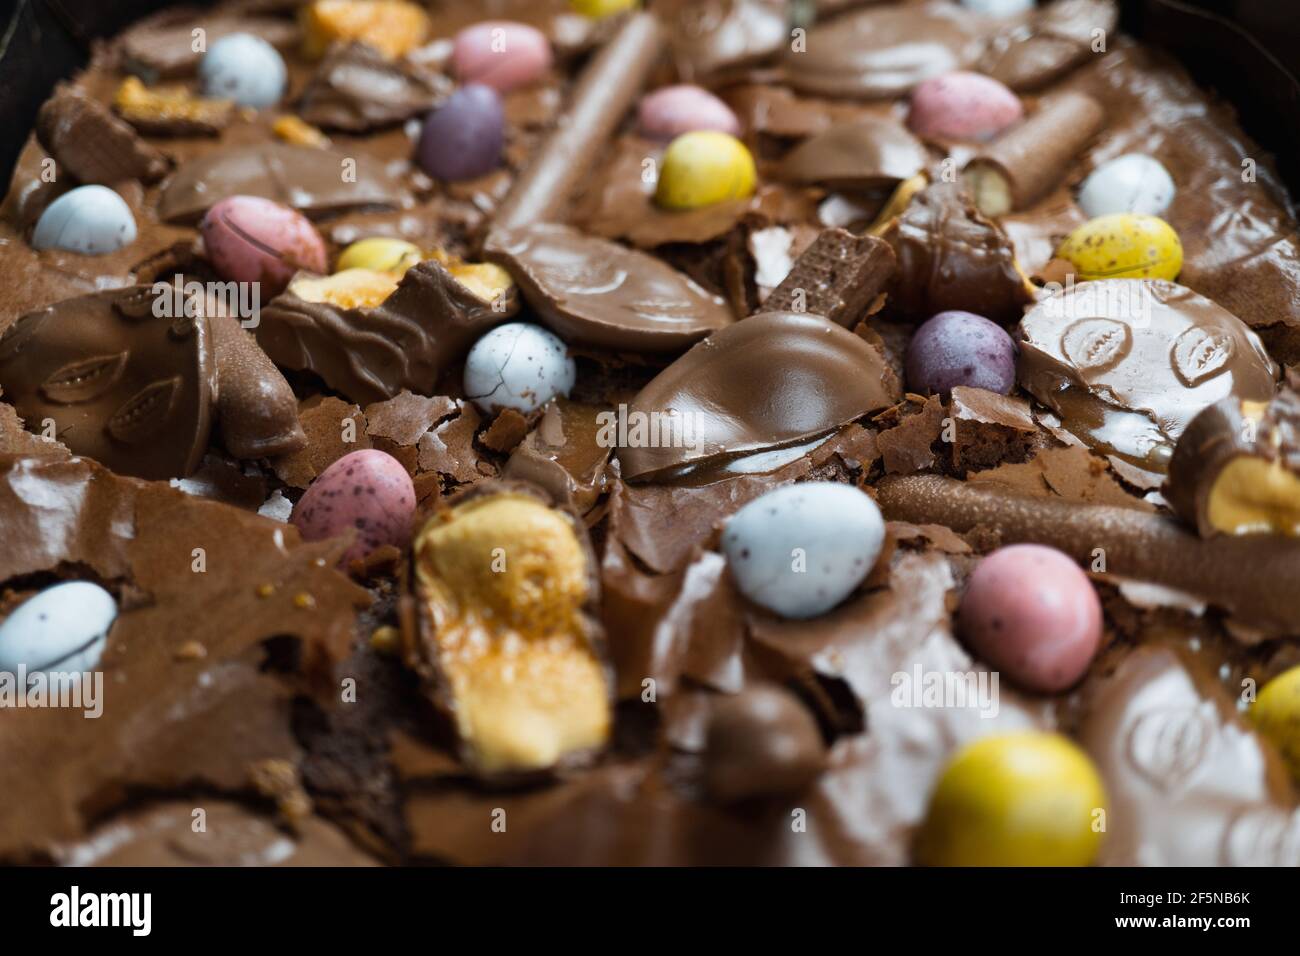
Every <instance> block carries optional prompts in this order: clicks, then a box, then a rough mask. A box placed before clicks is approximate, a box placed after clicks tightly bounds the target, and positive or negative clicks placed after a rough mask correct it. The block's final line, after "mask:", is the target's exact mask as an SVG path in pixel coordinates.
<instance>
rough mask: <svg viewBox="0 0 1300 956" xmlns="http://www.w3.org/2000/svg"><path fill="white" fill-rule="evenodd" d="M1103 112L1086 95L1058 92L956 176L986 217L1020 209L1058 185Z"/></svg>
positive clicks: (1094, 132) (1099, 123)
mask: <svg viewBox="0 0 1300 956" xmlns="http://www.w3.org/2000/svg"><path fill="white" fill-rule="evenodd" d="M1105 119H1106V112H1105V110H1103V109H1102V108H1101V104H1100V103H1098V102H1097V101H1096V100H1094V99H1093V98H1092V97H1090V96H1085V95H1084V94H1082V93H1058V94H1056V95H1054V96H1051V97H1049V98H1047V99H1045V100H1043V102H1042V103H1040V104H1039V106H1038V109H1037V110H1035V111H1034V113H1033V114H1032V115H1031V116H1030V117H1029V118H1028V119H1025V120H1023V121H1022V122H1021V123H1019V124H1018V125H1016V126H1015V127H1013V128H1012V129H1011V130H1009V131H1008V132H1006V133H1003V134H1002V135H1001V136H1000V137H998V138H997V139H996V140H994V141H993V142H992V143H990V144H989V145H988V147H987V148H986V149H984V150H982V151H981V152H980V153H979V155H977V156H976V157H975V158H974V159H972V160H971V161H970V162H968V163H967V164H966V168H965V169H964V170H963V172H962V178H963V179H964V180H965V181H966V184H967V185H968V186H969V187H970V190H971V194H972V195H973V196H974V197H975V205H976V206H978V207H979V209H980V212H982V213H984V215H986V216H1005V215H1006V214H1007V213H1009V212H1011V211H1012V210H1014V209H1024V208H1026V207H1028V206H1032V205H1033V204H1034V203H1035V202H1037V201H1038V200H1040V199H1042V198H1043V197H1045V196H1047V195H1048V194H1049V193H1050V192H1051V191H1052V190H1053V189H1055V188H1056V187H1057V186H1058V185H1060V183H1061V180H1062V178H1063V177H1064V176H1065V173H1066V171H1067V170H1068V169H1069V168H1070V164H1071V163H1072V162H1073V161H1074V158H1075V157H1076V156H1078V155H1079V154H1080V153H1081V152H1082V151H1083V148H1084V146H1086V145H1087V144H1088V142H1089V140H1091V139H1092V138H1093V137H1094V136H1096V135H1097V133H1098V132H1100V131H1101V127H1102V123H1103V122H1104V121H1105Z"/></svg>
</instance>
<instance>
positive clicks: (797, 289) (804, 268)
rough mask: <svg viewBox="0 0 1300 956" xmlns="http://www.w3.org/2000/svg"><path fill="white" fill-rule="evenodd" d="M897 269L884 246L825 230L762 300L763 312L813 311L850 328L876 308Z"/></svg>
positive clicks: (870, 238)
mask: <svg viewBox="0 0 1300 956" xmlns="http://www.w3.org/2000/svg"><path fill="white" fill-rule="evenodd" d="M896 271H897V259H896V258H895V256H894V250H893V249H892V248H891V247H890V245H889V244H888V243H887V242H884V241H883V240H880V239H877V238H875V237H874V236H855V235H853V234H852V233H849V232H846V231H845V230H843V229H826V230H823V231H822V233H821V234H820V235H818V236H817V238H816V239H814V240H813V243H812V245H810V246H809V247H808V248H807V249H805V250H804V251H803V252H802V253H801V254H800V256H799V258H798V259H796V260H795V262H794V265H793V266H792V267H791V269H790V271H789V273H788V274H787V275H786V277H785V279H783V280H782V281H781V284H780V285H778V286H777V287H776V288H775V289H773V290H772V293H771V295H769V296H768V297H767V298H766V299H764V300H763V311H764V312H800V311H803V312H812V313H814V314H815V315H824V316H825V317H826V318H828V319H830V320H831V321H832V322H834V323H835V324H837V325H842V326H844V327H845V328H852V327H853V326H854V325H855V324H857V322H858V320H860V319H862V318H863V317H864V316H866V315H867V314H868V312H870V311H871V310H872V306H873V305H877V300H879V299H880V297H881V296H882V294H883V293H884V291H885V289H887V288H888V287H889V284H890V282H892V281H893V279H894V275H895V273H896Z"/></svg>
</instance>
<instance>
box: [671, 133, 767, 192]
mask: <svg viewBox="0 0 1300 956" xmlns="http://www.w3.org/2000/svg"><path fill="white" fill-rule="evenodd" d="M757 182H758V172H757V170H755V168H754V157H753V156H751V155H750V153H749V150H748V149H746V148H745V144H744V143H742V142H741V141H740V140H738V139H736V137H734V136H731V135H729V134H727V133H719V132H716V131H714V130H696V131H694V132H691V133H683V134H682V135H681V136H678V137H677V138H676V139H675V140H673V141H672V143H670V144H669V146H668V149H667V151H665V153H664V158H663V164H662V166H661V168H660V171H659V186H658V188H657V189H656V191H655V201H656V202H657V203H659V205H661V206H664V207H666V208H668V209H698V208H700V207H701V206H712V205H714V204H715V203H720V202H727V201H728V200H730V199H744V198H745V197H746V196H749V195H751V194H752V193H753V192H754V187H755V185H756V184H757Z"/></svg>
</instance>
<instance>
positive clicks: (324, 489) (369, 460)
mask: <svg viewBox="0 0 1300 956" xmlns="http://www.w3.org/2000/svg"><path fill="white" fill-rule="evenodd" d="M414 516H415V487H414V485H412V484H411V476H410V475H409V474H407V472H406V469H405V468H403V467H402V464H401V462H399V461H398V460H397V459H396V458H394V457H393V456H392V455H389V454H386V453H385V452H382V451H379V450H377V449H374V448H366V449H362V450H361V451H354V452H351V453H350V454H347V455H344V456H343V457H342V458H340V459H339V460H338V461H336V462H334V464H332V465H330V466H329V467H328V468H326V469H325V470H324V471H322V472H321V473H320V474H319V475H317V476H316V479H315V480H314V481H313V482H312V483H311V487H309V488H308V489H307V492H306V493H305V494H304V495H303V496H302V498H300V499H299V500H298V504H297V505H296V506H295V507H294V509H293V516H292V517H291V518H290V519H289V520H290V522H291V523H292V524H293V525H294V526H295V527H296V528H297V529H298V531H299V532H301V534H302V537H303V540H304V541H323V540H325V539H326V538H333V537H335V536H336V535H340V534H343V533H344V532H346V531H347V530H348V529H349V528H355V529H356V532H357V537H356V540H355V541H354V542H353V543H352V546H351V547H350V548H348V550H347V551H345V552H344V553H343V557H342V559H341V560H340V562H339V563H340V566H341V567H347V565H348V563H349V562H351V561H355V560H359V559H361V558H364V557H365V556H366V555H368V554H370V552H372V551H374V550H375V549H376V548H378V547H381V546H382V545H385V544H391V545H393V546H394V547H398V548H402V547H405V546H406V545H407V544H408V543H409V542H410V540H411V522H412V520H413V519H414Z"/></svg>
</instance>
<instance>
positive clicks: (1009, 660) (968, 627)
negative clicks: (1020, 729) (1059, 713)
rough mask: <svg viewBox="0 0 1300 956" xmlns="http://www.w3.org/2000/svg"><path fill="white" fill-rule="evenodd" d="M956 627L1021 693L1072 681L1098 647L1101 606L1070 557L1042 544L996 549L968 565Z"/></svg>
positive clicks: (1054, 688)
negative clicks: (1025, 690) (977, 561)
mask: <svg viewBox="0 0 1300 956" xmlns="http://www.w3.org/2000/svg"><path fill="white" fill-rule="evenodd" d="M957 621H958V628H959V631H960V633H961V636H962V638H963V640H965V642H966V644H967V646H968V647H970V649H971V650H972V651H973V652H974V653H975V654H976V655H977V656H978V657H980V658H982V659H983V660H985V661H987V662H988V663H989V664H990V665H992V666H993V667H994V668H996V669H997V670H1000V671H1003V672H1004V673H1006V675H1007V676H1008V677H1009V678H1011V680H1013V681H1015V682H1016V683H1017V684H1019V685H1020V686H1021V687H1024V688H1026V689H1028V690H1032V691H1037V692H1039V693H1043V694H1054V693H1059V692H1060V691H1063V690H1066V689H1067V688H1069V687H1072V686H1073V685H1074V684H1076V683H1078V682H1079V680H1080V678H1082V677H1083V675H1084V673H1085V672H1086V671H1087V670H1088V665H1089V664H1091V663H1092V659H1093V657H1094V656H1096V653H1097V649H1098V647H1099V646H1100V645H1101V601H1100V600H1098V598H1097V592H1096V591H1095V590H1094V589H1093V586H1092V582H1091V581H1089V580H1088V576H1087V575H1086V574H1084V573H1083V571H1082V570H1081V569H1080V568H1079V566H1078V565H1077V564H1075V563H1074V561H1073V560H1071V558H1070V557H1069V556H1068V555H1066V554H1064V553H1062V552H1060V551H1057V550H1056V549H1055V548H1048V547H1045V546H1043V545H1041V544H1014V545H1011V546H1009V547H1006V548H999V549H998V550H997V551H994V552H993V553H992V554H990V555H989V556H988V557H986V558H984V559H983V560H982V561H980V563H979V564H978V565H977V566H976V567H975V571H974V572H973V573H972V574H971V576H970V581H969V583H968V584H967V586H966V593H965V594H964V595H962V599H961V606H960V608H959V610H958V617H957Z"/></svg>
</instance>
